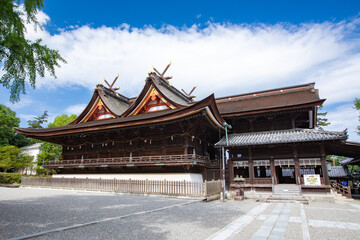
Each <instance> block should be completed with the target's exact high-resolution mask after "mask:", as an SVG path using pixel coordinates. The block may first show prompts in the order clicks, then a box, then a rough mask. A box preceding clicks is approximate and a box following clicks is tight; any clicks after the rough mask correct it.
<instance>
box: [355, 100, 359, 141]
mask: <svg viewBox="0 0 360 240" xmlns="http://www.w3.org/2000/svg"><path fill="white" fill-rule="evenodd" d="M354 106H355V109H356V110H360V99H359V98H355V100H354ZM359 121H360V116H359ZM356 132H357V134H359V135H360V126H357V131H356Z"/></svg>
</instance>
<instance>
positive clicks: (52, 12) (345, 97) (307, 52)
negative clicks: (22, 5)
mask: <svg viewBox="0 0 360 240" xmlns="http://www.w3.org/2000/svg"><path fill="white" fill-rule="evenodd" d="M359 13H360V1H331V0H327V1H176V2H175V1H100V2H99V1H69V0H63V1H49V0H48V1H45V7H44V9H43V11H42V12H40V13H39V14H38V19H39V21H40V22H41V24H42V25H43V26H44V30H43V31H39V30H38V31H36V32H35V31H34V30H33V28H32V27H31V26H28V33H27V36H28V37H29V38H30V39H37V38H42V39H43V41H44V43H46V44H47V45H48V46H50V47H51V48H55V49H58V50H59V51H60V53H61V54H62V56H63V57H64V58H65V59H66V60H67V62H68V63H67V64H63V65H62V67H61V68H59V69H58V71H57V75H58V78H57V79H53V78H51V77H49V76H46V77H45V78H44V79H38V81H37V89H35V90H34V89H30V88H27V95H23V96H22V97H21V101H20V102H19V103H16V104H11V103H9V101H8V99H9V94H8V92H7V90H6V89H4V88H2V87H1V88H0V96H1V98H0V103H1V104H5V105H7V106H8V107H10V108H11V109H13V110H14V111H16V112H17V116H19V117H20V118H21V126H22V127H26V126H27V121H28V120H30V119H32V118H33V117H34V116H38V115H41V114H42V112H43V111H44V110H48V112H49V114H50V118H49V121H52V120H53V119H54V118H55V116H57V115H60V114H64V113H65V114H72V113H76V114H79V113H80V112H81V111H82V109H83V108H84V107H85V105H86V104H87V103H88V101H89V100H90V98H91V96H92V93H93V89H94V87H95V85H96V84H97V83H102V84H104V82H103V78H106V79H107V80H109V81H112V79H113V78H114V77H115V76H116V75H117V74H118V73H119V75H120V77H119V80H118V82H117V86H119V87H120V91H119V92H120V93H121V94H124V95H126V96H129V97H134V96H137V94H138V93H139V91H140V90H141V88H142V87H143V84H144V79H145V77H146V76H147V73H148V72H150V71H151V70H152V66H155V67H156V68H158V69H159V70H160V69H161V70H162V69H163V68H164V67H165V66H166V65H167V63H168V62H169V61H171V62H172V66H171V67H170V69H169V70H168V73H169V75H172V76H173V80H172V84H173V85H174V86H176V87H178V88H184V89H186V90H190V89H191V88H192V87H193V86H194V85H197V86H198V88H197V89H196V91H195V94H196V95H197V100H200V99H202V98H204V97H206V96H208V95H210V94H211V93H215V96H216V97H221V96H226V95H233V94H239V93H247V92H251V91H260V90H266V89H271V88H278V87H285V86H291V85H297V84H303V83H309V82H315V83H316V85H315V86H316V88H318V89H319V90H320V97H321V98H326V99H327V100H326V102H325V106H324V109H325V110H326V111H328V118H329V121H330V122H331V125H329V126H328V127H327V128H326V130H334V131H342V130H344V129H345V128H348V131H349V136H350V138H349V140H352V141H360V137H359V136H358V135H356V133H355V127H356V125H358V124H359V122H358V112H357V111H356V110H355V109H353V107H352V102H353V99H354V98H355V97H358V98H359V97H360V81H359V76H360V35H359V33H360V31H359V29H360V15H359Z"/></svg>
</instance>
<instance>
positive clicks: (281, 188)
mask: <svg viewBox="0 0 360 240" xmlns="http://www.w3.org/2000/svg"><path fill="white" fill-rule="evenodd" d="M274 195H275V196H281V197H292V196H300V191H299V186H298V185H295V184H279V185H275V186H274Z"/></svg>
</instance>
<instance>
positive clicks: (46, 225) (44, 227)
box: [0, 188, 360, 240]
mask: <svg viewBox="0 0 360 240" xmlns="http://www.w3.org/2000/svg"><path fill="white" fill-rule="evenodd" d="M359 236H360V201H358V200H354V201H339V202H336V203H329V202H310V204H309V205H302V204H296V203H263V202H256V201H254V200H245V201H232V200H229V201H226V202H221V201H213V202H208V203H206V202H200V201H194V200H193V199H192V200H189V199H183V198H169V197H164V196H139V195H128V194H117V193H105V192H86V191H75V190H62V189H40V188H19V189H12V188H0V240H2V239H28V238H31V239H37V240H48V239H49V240H53V239H64V240H67V239H86V240H92V239H116V240H118V239H134V240H136V239H157V240H167V239H192V240H203V239H234V240H243V239H246V240H257V239H291V240H293V239H295V240H304V239H313V240H315V239H316V240H323V239H324V240H329V239H334V240H339V239H341V240H343V239H351V240H353V239H360V237H359Z"/></svg>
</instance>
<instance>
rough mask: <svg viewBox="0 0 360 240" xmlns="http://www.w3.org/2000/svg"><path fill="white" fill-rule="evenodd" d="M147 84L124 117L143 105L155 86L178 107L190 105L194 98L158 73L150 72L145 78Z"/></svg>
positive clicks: (162, 95) (167, 99) (163, 96)
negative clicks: (183, 92) (186, 94)
mask: <svg viewBox="0 0 360 240" xmlns="http://www.w3.org/2000/svg"><path fill="white" fill-rule="evenodd" d="M145 82H146V83H145V86H144V88H143V89H142V91H141V92H140V94H139V96H138V97H137V98H136V99H135V101H134V102H133V103H132V104H131V106H130V107H129V108H128V109H127V110H126V111H125V112H124V113H123V114H122V117H128V116H130V115H132V114H133V113H134V112H135V111H136V109H138V108H139V107H141V104H142V103H143V102H144V101H145V98H146V96H147V95H148V93H149V91H151V90H152V89H153V88H154V89H155V90H156V91H157V92H158V93H159V94H160V95H161V97H162V98H164V99H165V100H166V101H167V102H169V103H170V104H171V105H173V106H174V107H176V108H184V107H188V106H189V105H190V103H192V100H191V99H190V98H188V97H187V96H185V95H184V94H182V93H181V92H180V91H179V90H177V89H176V88H175V87H173V86H171V85H170V84H169V83H167V82H165V81H164V80H162V79H161V78H160V77H158V76H157V75H156V73H153V72H151V73H149V76H148V77H147V78H146V80H145Z"/></svg>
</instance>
